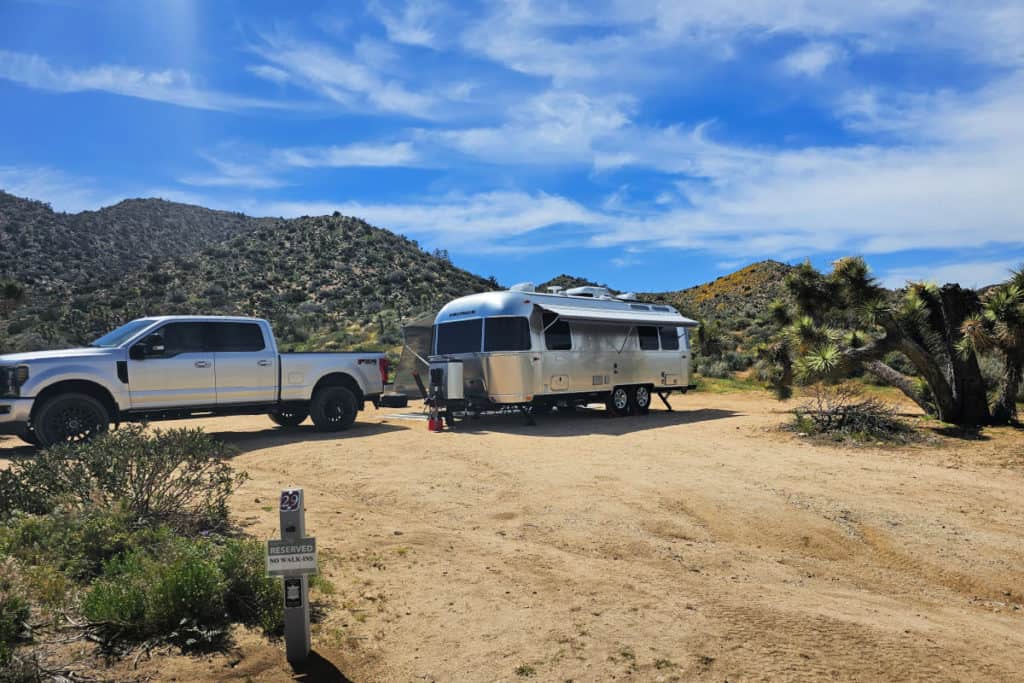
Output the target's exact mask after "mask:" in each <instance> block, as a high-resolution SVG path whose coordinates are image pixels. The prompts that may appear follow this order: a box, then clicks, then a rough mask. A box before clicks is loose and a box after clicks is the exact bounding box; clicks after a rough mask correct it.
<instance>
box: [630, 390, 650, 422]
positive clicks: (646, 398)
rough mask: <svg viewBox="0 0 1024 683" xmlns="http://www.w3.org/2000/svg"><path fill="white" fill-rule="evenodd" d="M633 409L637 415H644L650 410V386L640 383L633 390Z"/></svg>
mask: <svg viewBox="0 0 1024 683" xmlns="http://www.w3.org/2000/svg"><path fill="white" fill-rule="evenodd" d="M632 399H633V410H634V411H636V414H637V415H646V414H647V413H649V412H650V411H651V388H650V387H649V386H647V385H646V384H641V385H640V386H638V387H637V388H636V389H634V390H633V396H632Z"/></svg>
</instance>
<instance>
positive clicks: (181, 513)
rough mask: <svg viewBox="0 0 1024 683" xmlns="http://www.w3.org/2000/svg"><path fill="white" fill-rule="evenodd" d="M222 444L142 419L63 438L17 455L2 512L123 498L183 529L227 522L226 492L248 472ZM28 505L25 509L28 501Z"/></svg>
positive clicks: (2, 494)
mask: <svg viewBox="0 0 1024 683" xmlns="http://www.w3.org/2000/svg"><path fill="white" fill-rule="evenodd" d="M228 455H229V453H228V450H227V448H226V447H225V446H224V444H222V443H220V442H219V441H216V440H215V439H213V438H212V437H210V436H209V435H207V434H204V433H203V432H202V431H201V430H198V429H173V430H169V431H160V430H155V431H153V432H146V431H145V430H144V429H143V428H142V427H139V426H137V425H133V426H129V427H125V428H122V429H119V430H117V431H115V432H111V433H108V434H104V435H102V436H100V437H98V438H96V439H93V440H92V441H89V442H86V443H81V444H62V445H59V446H55V447H53V448H50V449H48V450H46V451H43V452H41V453H40V454H39V455H38V456H37V457H36V458H35V459H33V460H25V461H21V462H17V463H15V464H14V465H13V466H12V468H11V474H10V475H7V476H5V477H4V480H0V505H4V506H7V507H6V508H0V514H2V513H7V514H10V513H11V512H12V510H19V509H22V510H24V511H26V512H36V513H38V512H40V511H41V510H40V508H45V509H46V510H53V509H55V508H56V507H57V506H58V505H59V504H62V503H64V504H68V505H71V506H75V507H78V508H85V507H89V506H98V507H104V508H113V507H116V506H122V507H123V508H124V509H125V510H127V511H128V512H130V513H131V514H132V515H134V516H136V517H138V518H139V519H142V520H147V521H156V522H162V523H166V524H169V525H171V526H172V527H174V528H175V529H179V530H182V531H194V530H198V529H222V528H225V527H226V526H227V522H228V498H229V497H230V496H231V493H232V492H233V491H234V490H235V488H236V487H237V486H238V485H239V484H240V483H241V482H242V481H244V479H245V474H244V473H241V474H240V473H236V472H235V471H234V470H233V469H232V468H231V466H230V465H229V464H228V463H227V462H226V459H227V457H228ZM26 507H28V508H31V509H27V510H26V509H24V508H26Z"/></svg>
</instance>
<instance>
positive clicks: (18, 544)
mask: <svg viewBox="0 0 1024 683" xmlns="http://www.w3.org/2000/svg"><path fill="white" fill-rule="evenodd" d="M171 537H172V532H171V530H170V529H168V528H166V527H160V526H155V527H152V526H147V525H145V524H142V523H140V521H139V520H138V519H137V518H136V517H134V516H133V515H131V514H130V513H128V512H126V511H124V510H102V509H94V508H90V509H86V510H65V511H57V512H52V513H50V514H47V515H42V516H28V515H19V516H15V517H13V518H12V519H11V520H10V522H9V523H8V524H7V526H5V527H3V528H0V553H3V554H5V555H8V556H11V557H14V558H17V559H18V560H20V561H22V562H23V563H25V564H26V565H29V566H52V567H54V568H56V569H58V570H60V571H61V572H63V573H64V574H66V575H67V576H68V577H69V578H71V579H74V580H75V581H85V580H88V579H91V578H93V577H96V576H98V575H99V574H100V573H101V571H102V569H103V564H104V563H105V562H107V561H109V560H111V559H113V558H115V557H117V556H118V555H121V554H123V553H125V552H127V551H128V550H129V549H131V548H153V547H156V546H158V545H160V544H163V543H166V542H167V541H168V540H169V539H170V538H171Z"/></svg>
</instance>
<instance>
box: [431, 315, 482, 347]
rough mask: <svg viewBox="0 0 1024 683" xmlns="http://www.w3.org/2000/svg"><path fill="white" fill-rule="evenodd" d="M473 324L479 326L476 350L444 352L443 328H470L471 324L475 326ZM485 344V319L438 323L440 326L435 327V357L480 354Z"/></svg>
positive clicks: (464, 319) (462, 319)
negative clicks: (449, 326) (442, 346)
mask: <svg viewBox="0 0 1024 683" xmlns="http://www.w3.org/2000/svg"><path fill="white" fill-rule="evenodd" d="M473 323H476V325H477V342H476V348H474V349H470V350H466V351H448V350H445V351H442V350H441V332H442V330H441V328H442V327H444V326H445V325H460V326H463V327H468V325H469V324H473ZM483 343H484V319H483V318H480V317H477V318H461V319H459V320H451V321H447V322H443V323H438V324H436V325H434V339H433V347H434V354H435V355H438V356H454V355H457V354H460V353H480V350H481V349H482V348H483Z"/></svg>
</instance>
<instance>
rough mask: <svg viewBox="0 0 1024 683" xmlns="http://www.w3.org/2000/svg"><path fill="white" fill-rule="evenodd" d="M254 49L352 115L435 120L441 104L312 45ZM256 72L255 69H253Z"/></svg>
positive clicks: (285, 42) (281, 41) (274, 42)
mask: <svg viewBox="0 0 1024 683" xmlns="http://www.w3.org/2000/svg"><path fill="white" fill-rule="evenodd" d="M253 50H254V51H255V52H256V53H257V54H259V55H260V56H261V57H263V58H264V59H265V60H267V62H268V63H269V64H267V65H263V66H269V67H270V68H273V69H276V70H277V71H280V72H282V73H283V74H287V77H288V79H289V80H290V81H291V82H293V83H295V84H296V85H300V86H302V87H305V88H307V89H309V90H312V91H314V92H316V93H318V94H320V95H321V96H323V97H325V98H327V99H329V100H331V101H333V102H336V103H337V104H340V105H341V106H343V107H345V108H346V109H350V110H353V111H364V110H370V111H380V112H386V113H394V114H402V115H406V116H412V117H416V118H424V119H431V118H436V117H437V116H438V115H439V110H440V105H441V104H442V100H440V99H439V98H438V97H437V96H435V95H433V94H429V93H424V92H415V91H413V90H410V89H409V88H408V87H406V86H405V85H404V84H403V83H402V82H401V81H400V80H399V79H398V78H394V77H388V76H387V75H385V74H384V73H383V72H381V71H380V70H379V65H372V64H370V63H369V62H367V61H366V60H365V59H358V58H357V59H353V58H347V57H344V56H342V55H340V54H338V53H337V52H335V51H334V50H332V49H330V48H328V47H326V46H324V45H320V44H317V43H312V42H307V41H300V40H293V39H290V38H281V37H278V38H270V37H268V38H266V42H265V43H264V44H262V45H258V46H255V47H253ZM256 68H258V67H256Z"/></svg>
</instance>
